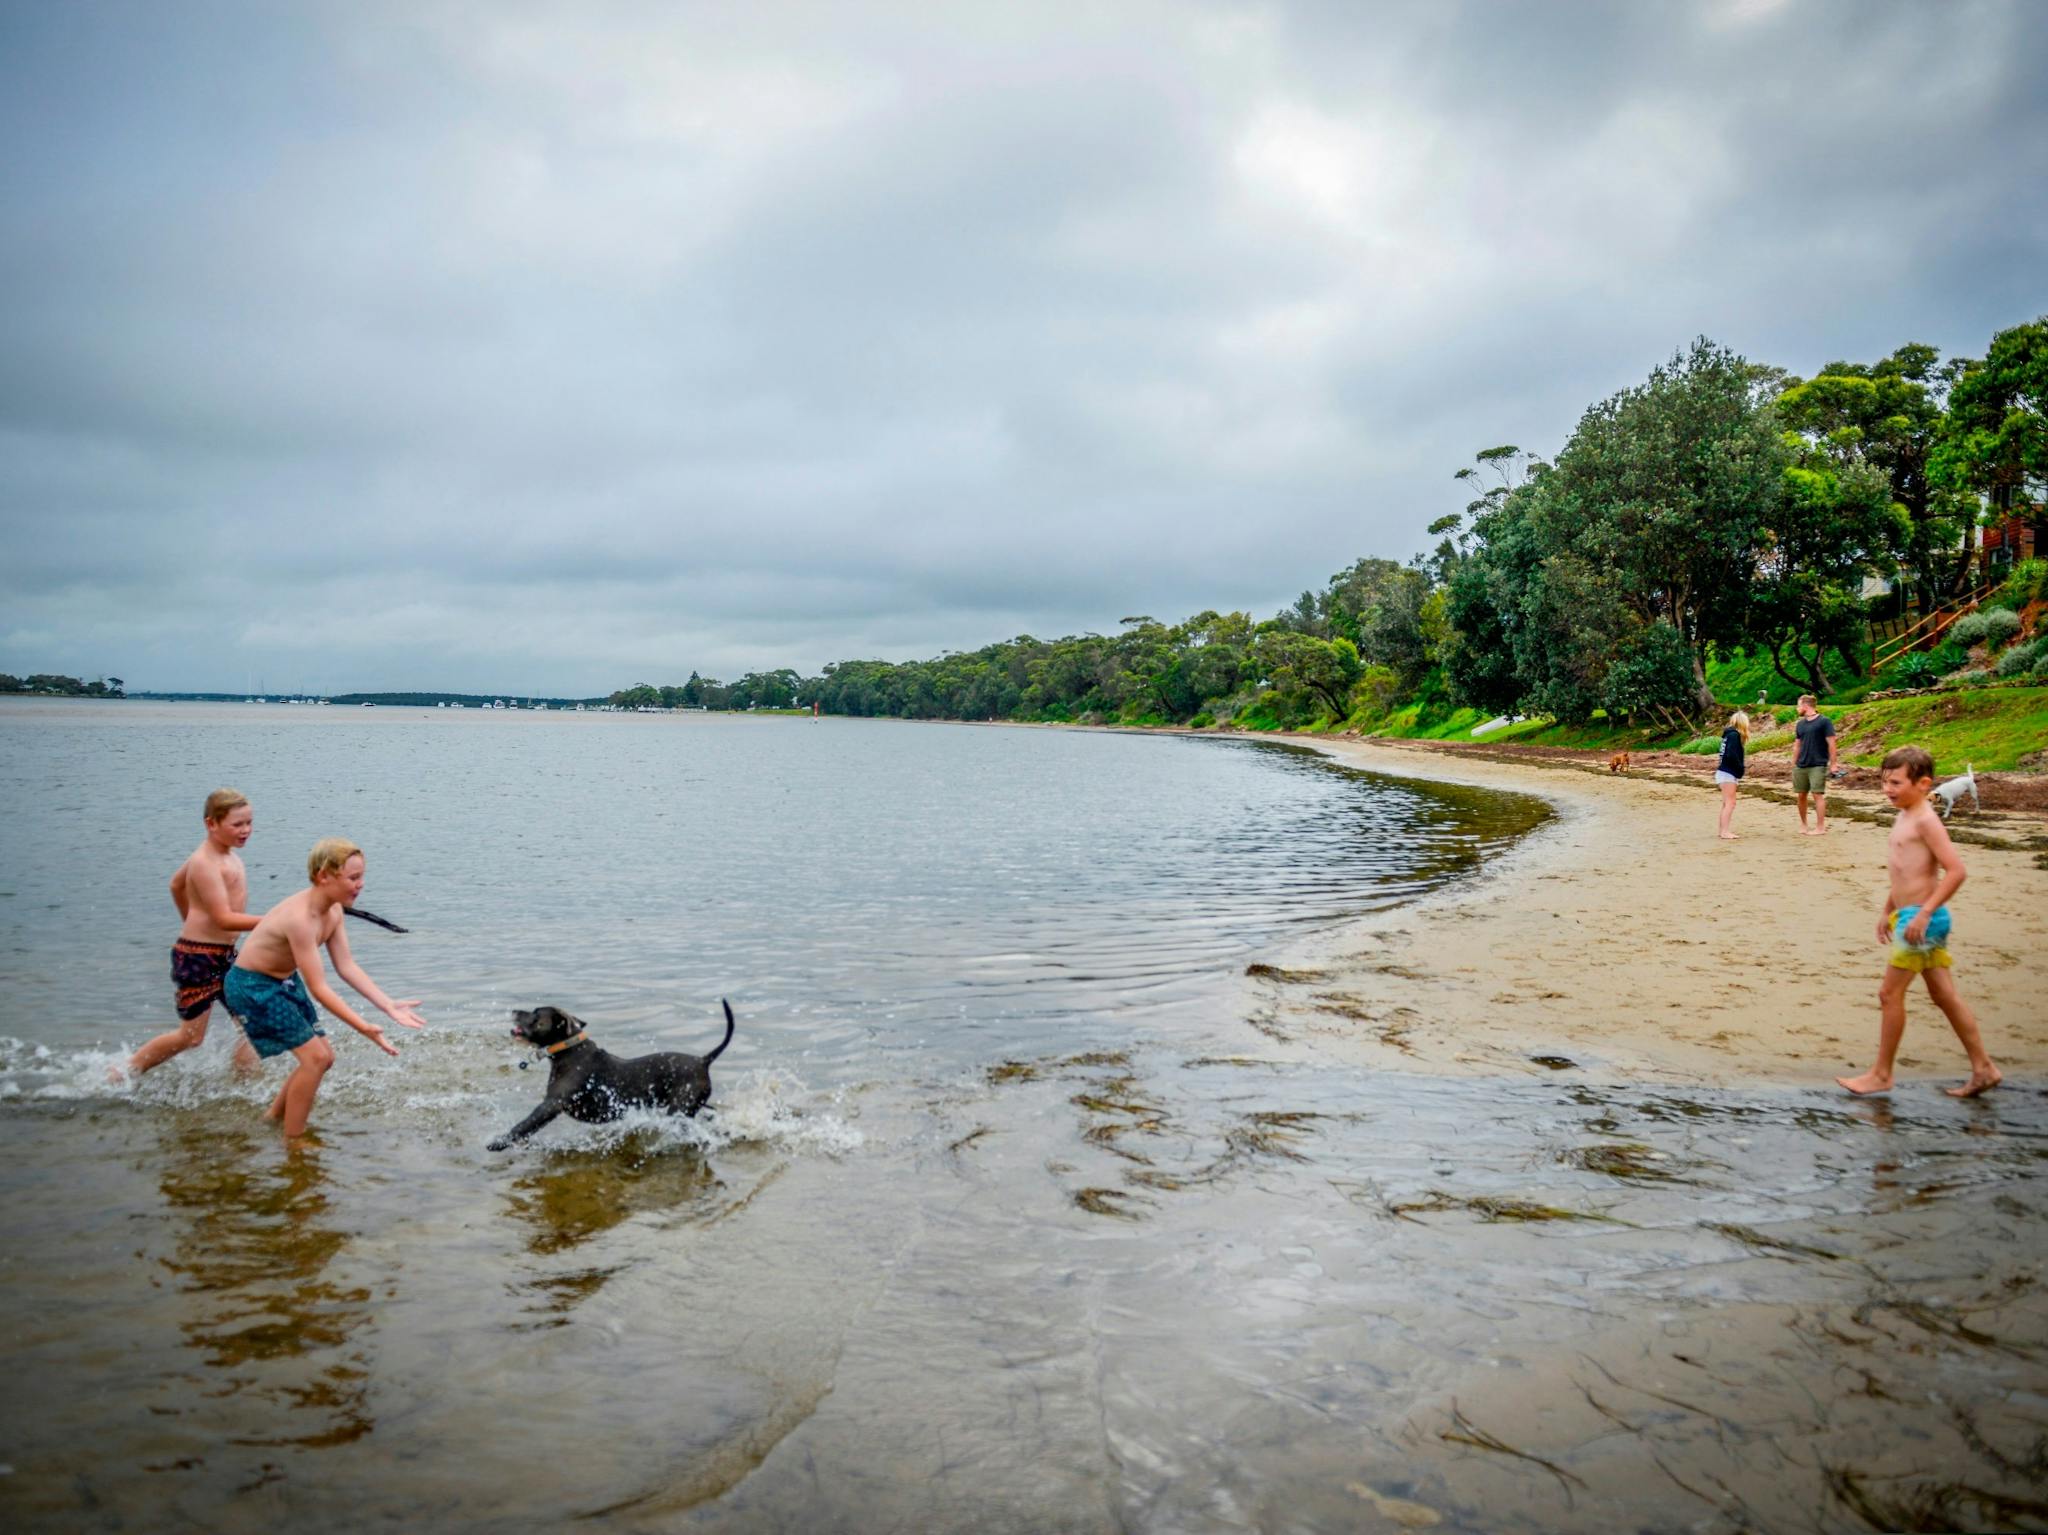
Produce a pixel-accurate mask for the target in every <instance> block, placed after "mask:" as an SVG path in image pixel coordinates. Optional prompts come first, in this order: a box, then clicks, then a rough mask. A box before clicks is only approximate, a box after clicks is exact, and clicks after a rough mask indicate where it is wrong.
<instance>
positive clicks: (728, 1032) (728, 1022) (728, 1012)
mask: <svg viewBox="0 0 2048 1535" xmlns="http://www.w3.org/2000/svg"><path fill="white" fill-rule="evenodd" d="M718 1001H719V1005H720V1006H721V1007H723V1008H724V1009H725V1038H723V1039H721V1040H720V1041H719V1042H718V1048H717V1049H716V1050H714V1051H712V1052H711V1053H710V1054H709V1055H707V1056H705V1057H704V1064H705V1065H706V1066H709V1065H710V1064H711V1063H712V1062H713V1061H715V1060H717V1059H718V1058H719V1057H720V1056H721V1055H723V1054H725V1047H726V1046H727V1045H729V1044H731V1043H732V1031H733V1021H732V1004H731V1003H730V1002H728V1001H726V1000H725V998H723V997H720V998H719V999H718Z"/></svg>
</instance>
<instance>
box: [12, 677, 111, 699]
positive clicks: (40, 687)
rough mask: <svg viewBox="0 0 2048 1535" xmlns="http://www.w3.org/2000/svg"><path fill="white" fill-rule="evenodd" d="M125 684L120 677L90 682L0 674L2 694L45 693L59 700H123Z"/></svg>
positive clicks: (76, 679)
mask: <svg viewBox="0 0 2048 1535" xmlns="http://www.w3.org/2000/svg"><path fill="white" fill-rule="evenodd" d="M123 686H124V684H123V683H122V681H121V679H120V678H119V677H95V678H93V680H92V681H90V682H84V681H81V680H80V679H79V678H77V677H60V676H58V675H56V674H55V673H53V672H37V673H35V674H34V675H32V676H28V677H17V676H15V675H13V674H12V673H11V672H0V693H44V694H49V695H51V696H54V697H58V698H123V697H126V696H127V695H126V694H125V693H123V692H122V688H123Z"/></svg>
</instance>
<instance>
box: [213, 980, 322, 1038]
mask: <svg viewBox="0 0 2048 1535" xmlns="http://www.w3.org/2000/svg"><path fill="white" fill-rule="evenodd" d="M227 1003H228V1011H229V1012H231V1013H233V1014H234V1015H235V1016H236V1017H237V1018H239V1019H241V1020H242V1032H243V1033H244V1034H246V1035H248V1036H249V1043H250V1044H252V1045H254V1046H255V1047H256V1053H257V1054H258V1055H260V1056H262V1057H263V1058H264V1059H265V1060H268V1059H269V1058H270V1057H271V1056H273V1055H283V1054H284V1053H285V1051H287V1050H296V1049H298V1048H299V1046H301V1045H303V1044H305V1043H306V1042H307V1041H308V1040H310V1039H312V1038H313V1037H314V1036H315V1035H318V1034H325V1033H326V1032H327V1031H326V1030H325V1029H323V1028H321V1027H320V1025H319V1017H320V1015H319V1014H318V1013H316V1012H314V1011H313V999H312V998H311V997H309V996H307V995H306V988H305V987H304V986H303V985H301V984H300V981H299V975H298V972H297V971H296V970H295V971H293V972H292V973H291V974H290V975H288V976H286V977H285V978H284V979H283V980H281V981H280V980H279V979H278V978H277V977H276V976H274V975H265V974H263V973H262V972H261V971H260V970H244V969H243V968H242V967H241V966H240V965H237V966H235V968H234V969H232V970H230V971H229V972H228V984H227Z"/></svg>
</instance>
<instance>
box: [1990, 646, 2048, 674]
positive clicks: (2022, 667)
mask: <svg viewBox="0 0 2048 1535" xmlns="http://www.w3.org/2000/svg"><path fill="white" fill-rule="evenodd" d="M2044 656H2048V640H2030V641H2029V642H2028V643H2026V644H2024V645H2012V646H2008V647H2007V649H2006V652H2005V654H2004V655H2002V656H2000V657H1999V658H1998V664H1997V665H1996V666H1994V667H1992V668H1991V669H1992V670H1993V671H1994V672H1996V673H1997V674H1998V675H1999V676H2001V677H2024V676H2025V675H2026V674H2027V673H2028V672H2029V671H2030V670H2031V669H2032V668H2033V667H2035V666H2036V665H2038V664H2039V663H2040V661H2041V659H2042V658H2043V657H2044Z"/></svg>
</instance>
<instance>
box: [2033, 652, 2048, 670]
mask: <svg viewBox="0 0 2048 1535" xmlns="http://www.w3.org/2000/svg"><path fill="white" fill-rule="evenodd" d="M2033 675H2034V676H2036V677H2048V645H2043V646H2042V647H2041V653H2040V654H2039V655H2037V656H2035V657H2034V671H2033Z"/></svg>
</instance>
